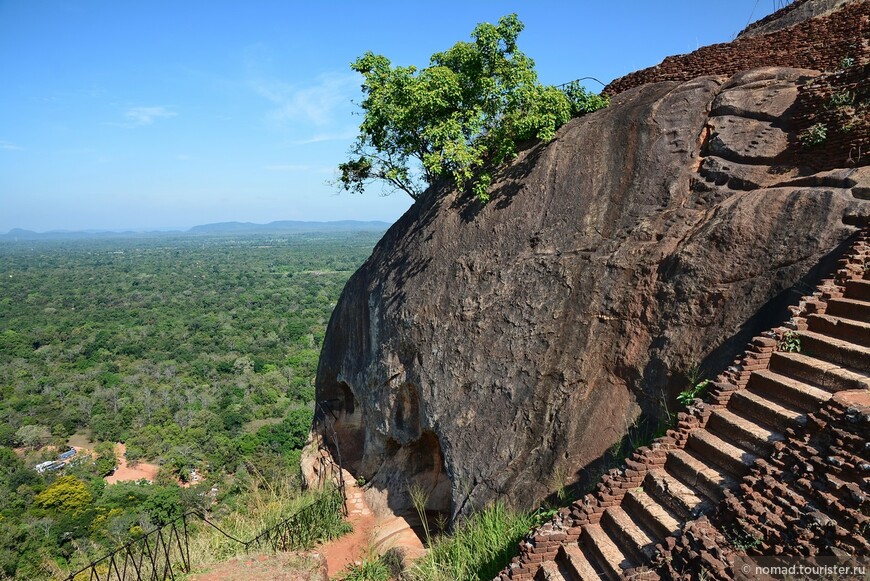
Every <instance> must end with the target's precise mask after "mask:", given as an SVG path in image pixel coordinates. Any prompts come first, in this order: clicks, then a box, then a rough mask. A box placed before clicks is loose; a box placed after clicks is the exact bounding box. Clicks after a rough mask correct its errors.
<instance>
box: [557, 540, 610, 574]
mask: <svg viewBox="0 0 870 581" xmlns="http://www.w3.org/2000/svg"><path fill="white" fill-rule="evenodd" d="M556 562H557V563H558V564H559V570H560V571H561V572H562V576H563V577H565V579H566V580H567V581H599V580H600V579H603V578H604V573H603V572H599V571H598V570H597V569H596V568H595V567H593V566H592V563H591V562H590V561H589V559H588V558H587V557H586V555H585V554H584V553H583V551H582V550H580V547H579V545H575V544H570V545H562V546H561V547H560V548H559V553H558V554H557V555H556Z"/></svg>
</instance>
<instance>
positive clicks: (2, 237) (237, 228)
mask: <svg viewBox="0 0 870 581" xmlns="http://www.w3.org/2000/svg"><path fill="white" fill-rule="evenodd" d="M389 227H390V223H389V222H380V221H377V220H372V221H368V222H364V221H359V220H337V221H334V222H306V221H299V220H279V221H276V222H269V223H268V224H254V223H252V222H218V223H216V224H202V225H200V226H194V227H193V228H190V229H188V230H151V231H134V230H125V231H116V230H75V231H73V230H51V231H49V232H34V231H32V230H22V229H21V228H13V229H12V230H10V231H9V232H7V233H6V234H0V241H6V242H8V241H13V242H14V241H24V240H83V239H86V238H146V237H154V236H168V235H175V236H179V235H192V236H196V235H219V234H269V233H282V232H284V233H290V232H356V231H385V230H386V229H387V228H389Z"/></svg>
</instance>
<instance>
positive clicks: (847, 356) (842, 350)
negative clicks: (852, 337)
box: [798, 331, 870, 371]
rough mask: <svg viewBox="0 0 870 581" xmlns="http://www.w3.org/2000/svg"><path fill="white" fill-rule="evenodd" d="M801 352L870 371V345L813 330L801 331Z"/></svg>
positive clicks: (799, 334)
mask: <svg viewBox="0 0 870 581" xmlns="http://www.w3.org/2000/svg"><path fill="white" fill-rule="evenodd" d="M798 336H799V337H800V338H801V353H804V354H805V355H809V356H810V357H817V358H819V359H824V360H825V361H828V362H830V363H836V364H837V365H841V366H843V367H851V368H853V369H856V370H858V371H870V347H864V346H863V345H856V344H854V343H850V342H849V341H843V340H842V339H835V338H834V337H828V336H827V335H821V334H819V333H814V332H812V331H800V332H799V333H798Z"/></svg>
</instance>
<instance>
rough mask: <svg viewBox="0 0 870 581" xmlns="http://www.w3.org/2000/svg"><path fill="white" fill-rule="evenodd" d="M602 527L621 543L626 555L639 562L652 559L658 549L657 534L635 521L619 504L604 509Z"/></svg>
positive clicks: (616, 541) (618, 543)
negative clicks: (655, 538) (655, 539)
mask: <svg viewBox="0 0 870 581" xmlns="http://www.w3.org/2000/svg"><path fill="white" fill-rule="evenodd" d="M601 528H603V529H604V532H606V533H607V534H608V535H609V536H610V538H611V539H613V541H614V542H615V543H616V544H617V545H619V546H620V547H621V548H622V550H623V552H624V553H625V555H626V556H627V557H628V558H629V559H631V560H632V561H634V562H635V563H638V564H643V563H646V562H648V561H649V560H650V559H652V558H653V557H654V556H655V555H656V553H657V552H658V551H656V541H654V540H653V538H654V536H655V535H651V533H649V532H648V531H647V530H645V529H644V528H643V526H642V525H640V524H638V523H636V522H634V521H633V520H632V519H631V517H630V516H628V513H627V512H625V511H624V510H622V508H620V507H618V506H612V507H610V508H608V509H607V510H605V511H604V515H602V517H601Z"/></svg>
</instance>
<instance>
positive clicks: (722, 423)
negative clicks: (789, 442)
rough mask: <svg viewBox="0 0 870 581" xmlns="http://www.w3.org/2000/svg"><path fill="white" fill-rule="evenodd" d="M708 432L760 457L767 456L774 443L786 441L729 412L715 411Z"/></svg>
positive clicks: (777, 434)
mask: <svg viewBox="0 0 870 581" xmlns="http://www.w3.org/2000/svg"><path fill="white" fill-rule="evenodd" d="M707 430H709V431H711V432H713V433H714V434H717V435H719V436H724V437H725V438H726V439H728V440H731V441H732V442H734V443H735V444H738V445H739V446H740V447H741V448H745V449H747V450H749V451H751V452H754V453H756V454H758V455H759V456H767V455H768V454H770V452H771V450H772V449H773V443H774V442H780V441H782V440H784V439H785V437H784V436H783V435H782V434H780V433H779V432H777V431H774V430H772V429H769V428H767V427H765V426H763V425H761V424H760V423H757V422H754V421H752V420H750V419H747V418H745V417H743V416H742V415H738V414H736V413H734V412H733V411H729V410H716V411H714V412H713V415H711V416H710V419H709V420H708V422H707Z"/></svg>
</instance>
